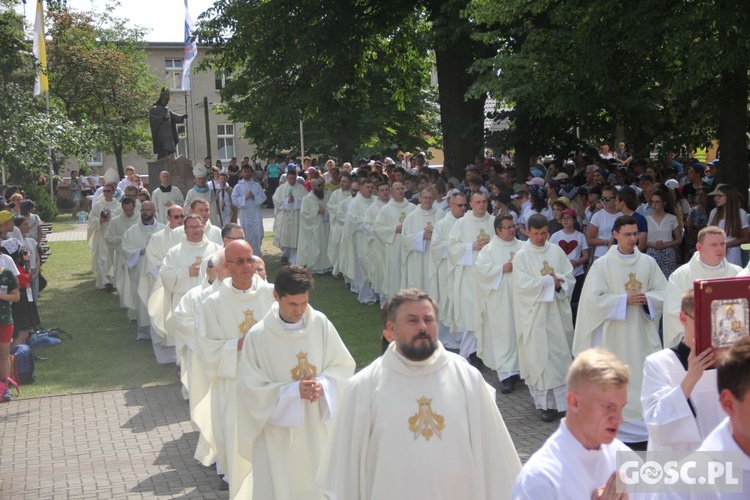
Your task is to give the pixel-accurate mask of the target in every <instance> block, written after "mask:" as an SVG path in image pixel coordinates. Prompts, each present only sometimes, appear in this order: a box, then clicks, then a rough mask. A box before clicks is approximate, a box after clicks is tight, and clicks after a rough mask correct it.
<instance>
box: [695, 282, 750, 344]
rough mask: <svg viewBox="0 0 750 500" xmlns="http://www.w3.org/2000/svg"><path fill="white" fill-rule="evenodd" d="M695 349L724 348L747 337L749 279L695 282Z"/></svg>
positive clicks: (749, 332) (749, 302) (749, 299)
mask: <svg viewBox="0 0 750 500" xmlns="http://www.w3.org/2000/svg"><path fill="white" fill-rule="evenodd" d="M693 287H694V290H695V347H696V352H698V353H701V352H703V351H704V350H706V349H708V348H709V347H712V348H714V349H728V348H730V347H732V345H733V344H734V343H735V342H737V341H738V340H739V339H741V338H742V337H745V336H747V335H750V298H748V297H750V277H734V278H715V279H705V280H696V281H695V283H694V285H693Z"/></svg>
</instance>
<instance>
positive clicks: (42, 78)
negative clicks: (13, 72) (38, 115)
mask: <svg viewBox="0 0 750 500" xmlns="http://www.w3.org/2000/svg"><path fill="white" fill-rule="evenodd" d="M34 57H36V60H37V61H39V65H40V66H41V71H40V72H39V73H37V75H36V82H35V83H34V97H36V96H39V95H42V94H43V93H45V92H49V80H48V79H47V49H46V48H45V46H44V9H43V6H42V0H36V20H35V21H34Z"/></svg>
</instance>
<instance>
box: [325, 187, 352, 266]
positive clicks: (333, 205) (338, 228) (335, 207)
mask: <svg viewBox="0 0 750 500" xmlns="http://www.w3.org/2000/svg"><path fill="white" fill-rule="evenodd" d="M351 198H352V192H351V191H343V190H342V189H341V188H339V189H337V190H336V191H334V192H333V193H331V197H330V198H328V214H329V217H330V219H331V221H330V224H331V234H330V236H329V238H328V260H330V261H331V266H332V267H333V275H334V276H335V275H336V274H338V273H339V272H340V271H339V253H340V250H341V235H342V234H343V233H344V217H346V212H343V211H342V210H341V205H342V203H343V202H344V200H350V199H351Z"/></svg>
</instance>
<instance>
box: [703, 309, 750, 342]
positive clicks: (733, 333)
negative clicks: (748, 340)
mask: <svg viewBox="0 0 750 500" xmlns="http://www.w3.org/2000/svg"><path fill="white" fill-rule="evenodd" d="M749 313H750V310H749V309H748V300H747V299H746V298H742V299H731V300H714V301H713V302H712V303H711V325H712V328H711V346H712V347H713V348H714V349H722V348H728V347H732V344H734V343H735V342H737V341H738V340H739V339H740V338H742V337H743V336H745V335H747V334H748V330H747V327H748V314H749Z"/></svg>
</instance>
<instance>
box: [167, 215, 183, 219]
mask: <svg viewBox="0 0 750 500" xmlns="http://www.w3.org/2000/svg"><path fill="white" fill-rule="evenodd" d="M170 217H172V218H173V219H184V218H185V214H180V215H170Z"/></svg>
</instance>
